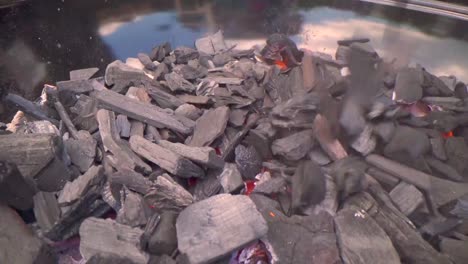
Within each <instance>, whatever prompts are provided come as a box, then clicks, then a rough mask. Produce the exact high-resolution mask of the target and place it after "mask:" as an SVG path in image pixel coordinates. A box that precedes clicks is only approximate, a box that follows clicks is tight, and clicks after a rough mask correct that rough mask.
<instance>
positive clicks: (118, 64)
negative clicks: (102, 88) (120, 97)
mask: <svg viewBox="0 0 468 264" xmlns="http://www.w3.org/2000/svg"><path fill="white" fill-rule="evenodd" d="M105 81H106V84H107V85H110V86H112V85H113V87H112V90H114V91H116V92H123V91H124V90H125V89H126V88H128V87H130V86H137V85H147V84H149V83H151V79H150V78H149V77H148V76H146V74H145V73H144V72H143V71H142V70H138V69H135V68H133V67H130V66H128V65H126V64H125V63H123V62H122V61H119V60H116V61H114V62H112V63H110V64H109V65H107V68H106V73H105Z"/></svg>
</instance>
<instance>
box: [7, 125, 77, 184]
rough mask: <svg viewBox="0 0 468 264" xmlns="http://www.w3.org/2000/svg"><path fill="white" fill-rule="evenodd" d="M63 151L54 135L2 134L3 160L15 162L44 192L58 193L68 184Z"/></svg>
mask: <svg viewBox="0 0 468 264" xmlns="http://www.w3.org/2000/svg"><path fill="white" fill-rule="evenodd" d="M62 151H63V145H62V142H61V140H60V138H59V137H57V135H54V134H30V135H21V134H10V135H0V160H3V161H5V162H11V163H15V164H16V165H17V166H18V170H19V172H20V173H21V175H23V177H25V178H28V179H31V180H34V182H35V184H37V187H38V188H39V190H41V191H46V192H53V191H59V190H61V189H62V188H63V186H64V185H65V183H66V182H67V181H68V179H69V177H70V175H69V172H68V171H67V168H66V166H65V164H64V163H63V161H62ZM25 157H27V158H25Z"/></svg>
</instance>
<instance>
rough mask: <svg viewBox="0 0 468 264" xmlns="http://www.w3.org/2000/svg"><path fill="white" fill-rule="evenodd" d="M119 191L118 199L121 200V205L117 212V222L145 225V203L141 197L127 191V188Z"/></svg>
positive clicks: (133, 225) (136, 225)
mask: <svg viewBox="0 0 468 264" xmlns="http://www.w3.org/2000/svg"><path fill="white" fill-rule="evenodd" d="M121 193H122V195H121V196H122V197H121V198H120V200H121V202H122V207H121V208H120V210H119V211H118V212H117V218H116V221H117V223H119V224H124V225H128V226H131V227H138V226H143V225H145V224H146V221H147V220H146V214H145V211H146V210H145V208H146V204H145V203H144V202H143V197H141V196H140V195H139V194H137V193H134V192H131V191H129V190H128V189H127V188H123V189H122V191H121Z"/></svg>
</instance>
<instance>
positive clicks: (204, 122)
mask: <svg viewBox="0 0 468 264" xmlns="http://www.w3.org/2000/svg"><path fill="white" fill-rule="evenodd" d="M228 119H229V107H226V106H221V107H218V108H215V109H211V110H208V111H206V112H205V113H204V114H203V115H202V116H201V117H200V118H199V119H198V120H197V124H196V125H195V130H194V132H193V137H192V140H191V141H190V143H189V145H190V146H194V147H204V146H208V145H210V144H211V143H213V141H214V140H215V139H217V138H218V137H219V136H221V135H222V134H223V133H224V130H225V129H226V126H227V122H228Z"/></svg>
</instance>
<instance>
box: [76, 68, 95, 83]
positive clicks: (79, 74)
mask: <svg viewBox="0 0 468 264" xmlns="http://www.w3.org/2000/svg"><path fill="white" fill-rule="evenodd" d="M98 71H99V68H87V69H79V70H73V71H70V80H71V81H78V80H89V79H90V78H91V77H93V75H94V74H96V72H98Z"/></svg>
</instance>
